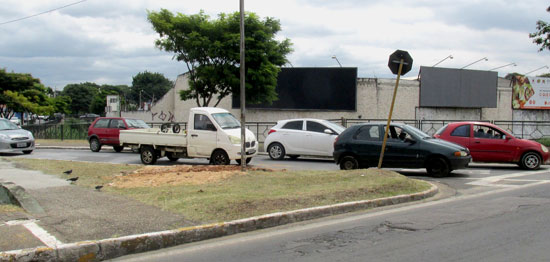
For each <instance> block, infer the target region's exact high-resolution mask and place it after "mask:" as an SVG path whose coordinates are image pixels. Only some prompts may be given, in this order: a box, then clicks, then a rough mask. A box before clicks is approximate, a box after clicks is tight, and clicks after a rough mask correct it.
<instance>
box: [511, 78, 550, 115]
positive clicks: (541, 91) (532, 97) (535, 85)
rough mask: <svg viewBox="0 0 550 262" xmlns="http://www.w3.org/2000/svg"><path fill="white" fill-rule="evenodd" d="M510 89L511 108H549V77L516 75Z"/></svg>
mask: <svg viewBox="0 0 550 262" xmlns="http://www.w3.org/2000/svg"><path fill="white" fill-rule="evenodd" d="M512 89H513V93H512V108H513V109H550V78H547V77H530V76H529V77H527V76H526V77H524V76H516V77H514V79H513V81H512Z"/></svg>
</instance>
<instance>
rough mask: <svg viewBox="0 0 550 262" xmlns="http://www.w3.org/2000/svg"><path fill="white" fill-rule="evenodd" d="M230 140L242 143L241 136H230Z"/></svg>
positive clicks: (237, 143) (233, 142) (234, 142)
mask: <svg viewBox="0 0 550 262" xmlns="http://www.w3.org/2000/svg"><path fill="white" fill-rule="evenodd" d="M229 142H231V144H235V145H239V144H241V138H240V137H236V136H229Z"/></svg>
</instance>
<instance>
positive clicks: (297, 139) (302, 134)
mask: <svg viewBox="0 0 550 262" xmlns="http://www.w3.org/2000/svg"><path fill="white" fill-rule="evenodd" d="M277 132H281V138H280V139H281V143H283V146H284V147H285V151H286V154H297V155H301V154H307V151H306V150H305V149H304V144H305V140H306V131H304V121H303V120H294V121H289V122H287V123H286V124H284V125H283V126H282V127H281V129H280V130H279V131H277Z"/></svg>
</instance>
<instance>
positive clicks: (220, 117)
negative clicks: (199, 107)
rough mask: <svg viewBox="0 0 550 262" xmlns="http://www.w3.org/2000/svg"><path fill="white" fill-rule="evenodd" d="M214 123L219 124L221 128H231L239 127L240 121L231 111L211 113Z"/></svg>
mask: <svg viewBox="0 0 550 262" xmlns="http://www.w3.org/2000/svg"><path fill="white" fill-rule="evenodd" d="M212 117H214V120H216V123H218V125H220V127H221V128H222V129H231V128H239V127H241V123H240V122H239V120H237V119H236V118H235V117H234V116H233V115H232V114H231V113H216V114H212Z"/></svg>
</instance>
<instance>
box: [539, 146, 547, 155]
mask: <svg viewBox="0 0 550 262" xmlns="http://www.w3.org/2000/svg"><path fill="white" fill-rule="evenodd" d="M540 148H541V149H542V152H544V153H548V147H545V146H544V145H540Z"/></svg>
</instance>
